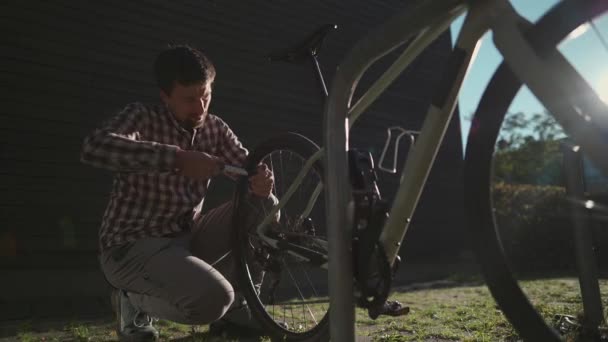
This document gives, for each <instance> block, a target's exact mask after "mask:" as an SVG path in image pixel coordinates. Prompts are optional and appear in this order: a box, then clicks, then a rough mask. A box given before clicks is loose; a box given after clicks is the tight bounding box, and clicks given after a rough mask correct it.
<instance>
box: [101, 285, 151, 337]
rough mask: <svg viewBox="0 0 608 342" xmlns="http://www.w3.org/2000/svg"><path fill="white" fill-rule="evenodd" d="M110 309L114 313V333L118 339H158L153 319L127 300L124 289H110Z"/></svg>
mask: <svg viewBox="0 0 608 342" xmlns="http://www.w3.org/2000/svg"><path fill="white" fill-rule="evenodd" d="M112 309H113V310H114V312H115V313H116V334H117V335H118V338H119V339H120V341H123V342H140V341H141V342H144V341H156V340H158V330H156V329H155V328H154V327H153V326H152V323H153V322H154V321H155V319H153V318H151V317H150V316H148V315H147V314H145V313H143V312H141V311H138V310H137V309H136V308H135V307H134V306H133V304H131V302H130V301H129V298H128V297H127V293H126V292H125V291H123V290H120V289H115V290H113V291H112Z"/></svg>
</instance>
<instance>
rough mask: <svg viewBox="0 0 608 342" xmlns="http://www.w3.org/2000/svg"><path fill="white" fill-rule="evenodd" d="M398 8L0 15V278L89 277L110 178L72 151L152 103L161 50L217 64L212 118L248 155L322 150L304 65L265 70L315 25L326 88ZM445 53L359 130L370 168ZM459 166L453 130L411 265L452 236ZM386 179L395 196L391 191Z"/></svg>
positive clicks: (132, 5)
mask: <svg viewBox="0 0 608 342" xmlns="http://www.w3.org/2000/svg"><path fill="white" fill-rule="evenodd" d="M405 6H407V1H402V0H385V1H375V2H371V1H364V0H357V1H338V0H331V1H237V0H222V1H219V0H198V1H195V0H188V1H186V0H184V1H179V2H169V1H159V0H139V1H118V0H106V1H97V2H89V1H68V0H57V1H41V0H39V1H36V0H29V1H3V2H2V4H0V30H1V32H2V35H1V38H0V61H1V62H0V74H1V75H2V76H1V77H2V82H1V83H0V87H1V90H0V101H1V102H2V105H1V106H0V193H1V194H2V195H1V196H0V270H5V271H7V272H8V271H9V270H13V271H15V270H19V271H22V270H25V269H32V270H39V269H47V270H49V269H59V268H65V269H66V270H73V269H77V268H81V269H94V268H95V267H96V266H95V262H96V259H95V258H96V257H95V250H96V243H97V227H98V225H99V222H100V219H101V214H102V212H103V209H104V207H105V204H106V200H107V196H108V192H109V187H110V180H111V178H110V174H109V173H106V172H104V171H99V170H95V169H92V168H90V167H87V166H84V165H81V164H80V162H79V152H80V147H81V143H82V140H83V138H84V136H85V135H86V134H88V133H89V132H90V131H91V130H92V129H93V128H95V127H96V126H97V125H99V123H100V122H101V121H103V120H104V119H105V118H107V117H108V116H109V115H112V114H113V113H114V112H115V111H117V110H118V109H120V108H121V107H122V106H124V105H125V104H126V103H128V102H131V101H157V98H158V96H157V95H158V90H157V89H156V88H155V85H154V81H153V74H152V63H153V60H154V58H155V56H156V54H157V53H158V51H159V50H160V49H162V48H163V47H164V46H165V45H166V44H167V43H169V42H185V43H190V44H192V45H194V46H197V47H200V48H202V49H203V50H204V51H205V52H206V53H207V54H208V55H209V56H210V58H211V59H212V60H213V61H214V63H215V64H216V67H217V70H218V77H217V80H216V84H215V89H214V100H213V102H212V105H211V107H212V108H211V109H212V112H214V113H216V114H218V115H220V116H222V117H223V118H224V119H225V120H226V121H227V122H228V123H229V124H230V125H231V127H232V128H233V129H234V130H235V131H236V132H237V134H239V135H240V136H241V138H242V140H243V141H244V142H245V143H246V144H247V145H249V146H252V145H253V144H255V143H256V142H258V141H260V140H261V139H263V138H266V137H269V136H271V135H273V134H275V133H277V132H279V131H285V130H292V131H297V132H300V133H303V134H305V135H307V136H309V137H311V138H312V139H313V140H316V141H317V142H320V137H321V123H322V112H321V106H322V100H321V98H320V96H319V93H320V92H319V88H318V85H317V84H316V80H315V78H314V74H313V69H312V67H311V65H303V66H295V65H288V64H271V63H269V62H267V61H266V59H265V56H266V55H267V54H268V53H270V52H272V51H274V50H276V49H279V48H282V47H285V46H289V45H292V44H293V43H294V42H297V41H298V40H299V39H300V38H302V37H303V36H305V35H307V34H308V33H309V32H311V31H312V30H314V29H315V28H317V27H318V26H320V25H321V24H325V23H335V24H338V25H339V29H338V30H337V31H336V32H334V33H332V34H331V35H330V36H329V38H328V39H327V41H326V44H325V45H324V48H323V49H322V53H321V63H322V67H323V69H324V71H325V72H326V77H327V79H328V80H330V79H331V76H332V74H333V72H332V70H333V69H334V68H335V66H336V65H337V63H338V62H339V60H340V59H341V57H342V56H343V55H344V54H345V53H346V52H347V51H348V49H349V48H350V47H351V46H352V45H353V43H354V42H355V41H356V40H357V38H358V37H360V36H361V35H362V34H364V32H366V31H367V30H369V29H370V28H372V27H374V26H376V25H377V24H378V23H380V22H381V21H382V20H383V19H385V18H387V17H388V16H390V15H391V14H392V13H394V12H395V10H397V9H399V8H403V7H405ZM449 52H450V40H449V35H447V34H446V35H444V36H442V37H441V38H440V39H439V40H438V41H437V42H436V44H434V45H433V46H432V48H430V49H429V50H428V51H427V52H425V53H424V55H423V57H422V58H419V59H418V60H417V61H416V63H415V64H414V65H413V66H412V67H411V68H410V69H409V70H408V71H407V73H406V74H407V77H406V78H405V79H402V80H399V81H397V82H396V83H395V84H394V85H393V86H392V87H391V88H390V91H389V92H388V94H386V95H385V96H384V97H383V98H382V101H380V102H379V103H378V104H377V105H374V107H373V108H372V113H373V116H374V121H373V122H372V121H370V120H366V121H362V124H360V125H358V126H357V128H356V130H357V131H356V132H358V133H357V138H356V139H354V143H355V145H362V144H363V143H364V142H373V143H374V145H373V146H374V148H375V151H376V154H375V156H376V158H377V157H379V152H380V151H381V148H382V143H383V142H384V137H385V134H386V133H385V128H386V127H387V126H388V125H393V124H396V123H397V124H401V125H404V126H405V127H408V128H414V129H415V128H419V127H420V125H421V123H422V120H423V116H424V113H425V110H426V106H427V105H428V103H430V97H431V95H432V94H431V90H432V88H433V85H434V84H436V82H437V81H438V79H439V76H440V73H441V70H442V67H443V65H444V61H445V59H446V57H447V55H448V53H449ZM380 64H382V63H380ZM375 70H376V69H373V70H372V71H371V74H374V73H377V71H375ZM378 70H379V69H378ZM366 80H367V78H365V79H364V80H363V83H366V82H367V81H366ZM461 158H462V147H461V143H460V132H459V127H458V124H457V120H455V121H454V122H453V124H452V126H451V127H450V130H449V132H448V135H447V141H446V144H444V147H443V148H442V151H441V152H440V156H439V160H438V165H437V167H435V169H434V172H433V175H432V176H431V180H430V181H431V183H430V186H429V188H428V189H427V191H426V192H425V195H424V198H423V199H426V202H425V203H423V204H422V206H421V209H422V210H421V212H420V213H419V214H417V216H416V220H415V223H416V226H417V227H418V226H428V227H425V230H426V229H428V233H426V234H425V233H422V230H421V229H419V228H417V227H415V229H414V230H413V231H412V234H413V235H414V236H419V237H418V238H417V240H418V242H419V244H422V245H424V246H421V247H419V250H420V251H425V250H428V248H429V247H428V245H427V244H430V243H432V240H431V239H430V237H432V236H436V233H437V232H441V234H447V235H446V236H451V235H454V234H456V233H455V232H452V231H451V230H452V227H453V226H454V224H453V222H460V217H461V216H460V215H461V214H460V208H458V207H456V206H457V204H458V203H460V199H459V196H460V190H459V189H460V186H461V185H460V184H459V182H460V179H459V174H460V171H459V170H460V164H461ZM383 178H384V179H385V180H386V181H385V183H384V184H383V188H384V189H385V190H386V191H387V192H388V193H389V194H390V189H392V188H394V184H395V182H396V180H397V177H396V176H383ZM220 188H221V186H220ZM229 195H230V194H229V193H228V194H223V195H218V198H219V197H221V196H229ZM437 211H441V215H437ZM414 245H417V244H416V243H414V244H413V245H412V247H413V248H417V247H415V246H414ZM13 285H14V288H16V289H19V290H20V291H28V290H26V289H23V288H22V287H20V285H19V284H18V283H14V284H13Z"/></svg>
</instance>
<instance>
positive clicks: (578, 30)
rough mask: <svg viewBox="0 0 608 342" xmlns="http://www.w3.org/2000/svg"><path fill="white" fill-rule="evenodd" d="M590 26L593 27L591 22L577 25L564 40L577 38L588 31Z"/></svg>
mask: <svg viewBox="0 0 608 342" xmlns="http://www.w3.org/2000/svg"><path fill="white" fill-rule="evenodd" d="M590 27H591V25H589V23H585V24H583V25H581V26H579V27H577V28H576V29H575V30H574V31H572V32H570V34H569V35H568V36H567V37H566V39H564V41H566V40H571V39H576V38H578V37H580V36H582V35H583V34H585V32H587V31H588V30H589V28H590Z"/></svg>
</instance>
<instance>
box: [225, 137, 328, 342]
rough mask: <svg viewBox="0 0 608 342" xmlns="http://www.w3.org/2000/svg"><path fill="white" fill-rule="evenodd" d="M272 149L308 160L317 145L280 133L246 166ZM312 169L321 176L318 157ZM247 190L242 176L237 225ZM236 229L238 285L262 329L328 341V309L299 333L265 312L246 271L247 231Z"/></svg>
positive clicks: (284, 337)
mask: <svg viewBox="0 0 608 342" xmlns="http://www.w3.org/2000/svg"><path fill="white" fill-rule="evenodd" d="M275 151H289V152H292V153H295V154H296V155H299V156H301V157H302V158H303V160H308V158H310V157H311V156H312V155H313V154H314V153H316V152H317V151H319V147H318V146H317V145H316V144H315V143H314V142H313V141H311V140H309V139H308V138H306V137H304V136H302V135H299V134H296V133H291V132H290V133H285V134H281V135H278V136H276V137H274V138H271V139H268V140H266V141H264V142H262V143H261V144H259V145H258V146H256V148H255V149H254V150H253V151H252V153H251V154H250V155H249V157H248V159H247V165H246V169H247V170H254V169H255V167H256V165H258V163H259V162H260V161H262V160H263V159H264V158H265V157H266V156H268V155H271V154H272V153H273V152H275ZM313 169H314V171H315V172H316V173H317V174H318V175H321V176H320V177H322V175H323V169H322V166H321V161H320V160H319V161H317V162H316V163H315V164H314V165H313ZM279 176H280V174H277V172H276V171H275V185H276V184H277V177H279ZM248 191H249V190H248V181H247V179H246V178H242V179H241V180H239V181H238V183H237V189H236V194H235V203H237V205H236V206H235V211H234V214H233V215H234V216H233V220H234V221H233V222H234V224H236V225H237V227H241V226H242V219H243V214H242V213H241V210H240V205H239V204H238V203H240V201H241V199H242V198H243V196H244V195H245V194H246V193H247V192H248ZM292 199H293V197H292ZM323 208H324V207H323ZM281 215H282V216H283V213H281ZM235 232H236V235H235V244H236V245H235V246H236V248H235V251H236V257H237V267H238V272H239V281H240V283H239V284H240V285H241V286H242V289H241V291H242V293H243V296H244V297H245V299H246V300H247V303H248V305H249V308H250V310H251V314H252V316H253V318H254V319H256V320H257V321H258V322H259V323H260V324H261V325H262V327H263V328H264V329H265V331H268V333H269V334H270V336H271V337H272V338H275V339H278V340H281V341H328V340H329V309H328V310H327V311H326V312H325V314H324V315H323V318H322V319H321V320H320V321H319V322H318V324H317V325H316V326H315V327H314V328H312V329H311V330H308V331H302V332H299V331H298V332H294V331H290V330H289V329H286V328H285V326H283V325H281V324H280V322H277V321H275V320H274V319H273V317H272V316H271V314H270V313H269V312H267V311H266V308H265V307H264V303H262V301H261V299H260V297H259V296H258V293H257V290H256V285H255V283H254V281H253V280H252V278H251V274H250V272H249V267H250V265H249V263H250V262H249V260H248V257H247V255H246V253H244V251H245V250H246V249H247V248H249V234H248V232H247V231H246V230H243V229H235ZM328 306H329V304H328Z"/></svg>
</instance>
